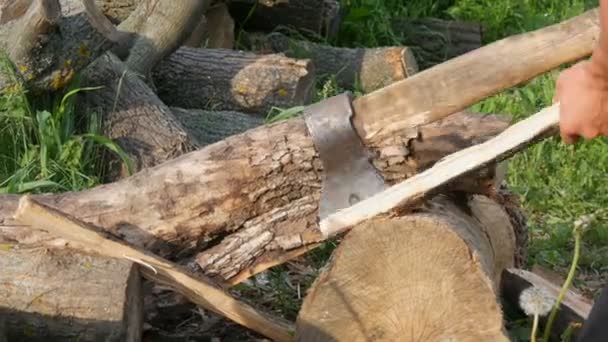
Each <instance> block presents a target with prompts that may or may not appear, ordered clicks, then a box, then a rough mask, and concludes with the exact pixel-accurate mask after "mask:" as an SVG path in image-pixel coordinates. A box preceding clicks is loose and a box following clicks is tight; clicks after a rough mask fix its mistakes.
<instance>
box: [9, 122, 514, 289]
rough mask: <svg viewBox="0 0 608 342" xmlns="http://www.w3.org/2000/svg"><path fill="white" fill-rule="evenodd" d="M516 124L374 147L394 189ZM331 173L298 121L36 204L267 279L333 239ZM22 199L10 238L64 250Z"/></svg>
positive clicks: (447, 125)
mask: <svg viewBox="0 0 608 342" xmlns="http://www.w3.org/2000/svg"><path fill="white" fill-rule="evenodd" d="M508 125H509V122H508V120H505V119H504V118H500V117H497V116H481V115H475V114H466V113H459V114H455V115H454V116H452V117H450V118H449V119H446V120H445V121H443V122H439V123H435V124H432V125H428V126H423V127H420V130H419V131H414V132H412V131H402V132H401V134H400V135H396V136H394V137H391V138H390V139H387V140H384V141H381V142H380V143H379V144H376V145H372V146H369V148H370V149H371V150H372V151H373V153H374V154H373V155H374V158H373V159H374V163H375V164H376V165H377V166H378V167H379V168H380V171H381V172H382V174H383V175H384V176H385V177H386V179H387V181H388V182H389V184H392V183H394V182H396V181H400V180H402V179H405V178H406V177H408V176H409V175H412V174H415V173H417V172H420V171H421V169H420V168H422V167H427V166H428V165H421V164H418V160H419V158H420V157H419V155H418V152H417V151H425V152H424V153H425V154H427V153H429V154H430V155H434V156H437V157H444V156H447V155H449V154H451V153H453V152H455V151H457V150H459V149H460V148H461V147H462V146H463V145H471V144H473V143H474V142H479V141H483V140H486V139H489V138H490V137H493V136H495V135H496V134H497V133H499V132H501V131H502V130H504V129H505V128H506V127H507V126H508ZM438 127H442V128H441V129H440V130H439V128H438ZM427 132H431V134H430V135H429V136H428V137H427V136H426V134H427ZM440 132H441V133H440ZM431 151H432V152H431ZM426 162H428V160H427V161H426ZM426 162H425V163H426ZM493 170H494V169H493V168H491V167H490V168H488V169H487V173H486V174H483V175H482V174H478V175H474V176H472V177H473V179H474V181H472V182H468V183H476V184H477V187H474V186H471V185H470V184H467V185H466V186H464V188H465V189H466V190H467V191H470V192H487V191H488V190H487V189H488V186H489V185H488V184H490V183H491V179H492V178H493V176H494V175H493ZM321 172H322V166H321V163H320V161H319V160H318V157H317V154H316V151H315V149H314V145H313V142H312V139H311V138H310V136H309V134H308V130H307V128H306V124H305V122H304V120H303V118H300V117H298V118H294V119H290V120H287V121H282V122H278V123H275V124H270V125H264V126H261V127H258V128H256V129H253V130H249V131H247V132H245V133H243V134H239V135H235V136H232V137H229V138H227V139H225V140H223V141H220V142H217V143H215V144H212V145H209V146H207V147H205V148H202V149H200V150H198V151H193V152H191V153H188V154H186V155H183V156H181V157H179V158H177V159H174V160H171V161H168V162H166V163H164V164H162V165H159V166H157V167H154V168H150V169H146V170H143V171H141V172H139V173H138V174H136V175H134V176H132V177H129V178H126V179H123V180H121V181H118V182H115V183H112V184H108V185H104V186H99V187H96V188H93V189H90V190H87V191H83V192H78V193H64V194H57V195H37V196H35V198H36V199H37V200H39V201H42V202H44V203H46V204H47V205H49V206H52V207H59V208H61V210H62V211H64V212H66V213H68V214H71V215H75V216H76V217H78V218H81V219H83V220H85V221H87V222H89V223H92V224H95V225H97V226H99V227H103V228H104V229H106V230H107V231H108V232H110V233H112V234H114V235H115V236H117V237H119V238H121V239H123V240H124V241H126V242H129V243H132V244H134V245H136V246H140V247H143V248H145V249H147V250H149V251H151V252H153V253H157V255H160V256H164V257H167V258H169V259H170V260H181V261H188V260H191V258H193V257H196V256H197V254H198V256H197V260H198V264H199V265H200V266H201V267H202V270H203V272H204V273H205V274H207V275H208V276H213V277H218V279H220V280H223V281H226V280H229V279H231V278H233V277H237V278H238V276H239V275H241V274H248V275H252V273H255V272H261V271H263V270H264V269H265V268H268V267H271V266H272V261H276V260H285V259H288V258H293V257H296V256H297V255H299V254H301V253H302V252H301V251H302V250H306V249H307V248H312V246H315V245H316V243H317V242H319V241H321V240H323V238H322V237H321V236H319V233H318V231H319V227H318V219H317V206H318V201H319V195H320V174H321ZM18 199H19V196H11V195H5V196H0V235H2V236H4V237H5V238H6V239H12V240H15V241H19V242H20V243H24V244H26V243H34V242H43V241H46V242H47V243H48V244H58V243H61V241H60V240H58V241H57V240H52V239H50V238H49V236H48V235H46V234H43V233H41V232H36V231H32V230H31V229H28V228H27V227H22V226H17V225H15V223H14V222H13V220H12V215H13V214H14V211H15V209H16V204H17V201H18ZM199 253H200V254H199Z"/></svg>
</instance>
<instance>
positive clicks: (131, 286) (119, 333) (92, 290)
mask: <svg viewBox="0 0 608 342" xmlns="http://www.w3.org/2000/svg"><path fill="white" fill-rule="evenodd" d="M0 284H1V286H0V321H2V320H3V319H4V320H5V330H3V331H2V332H4V333H5V334H6V338H7V339H8V341H74V340H79V341H129V342H131V341H140V340H141V330H142V320H143V318H142V317H143V297H142V286H141V279H140V275H139V271H138V269H137V266H136V265H134V264H133V263H132V262H129V261H125V260H117V259H110V258H102V257H99V256H92V255H88V254H84V253H79V252H75V251H72V250H56V249H45V248H29V249H12V250H0Z"/></svg>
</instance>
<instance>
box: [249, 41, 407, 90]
mask: <svg viewBox="0 0 608 342" xmlns="http://www.w3.org/2000/svg"><path fill="white" fill-rule="evenodd" d="M249 38H250V39H251V40H252V45H253V48H254V49H255V50H256V51H258V52H261V53H278V52H282V53H285V55H286V56H288V57H291V58H306V59H311V60H312V61H313V63H314V67H315V71H316V74H317V75H319V76H335V77H336V81H337V84H338V86H339V87H341V88H345V89H350V90H354V89H357V88H358V89H360V90H361V91H363V92H365V93H369V92H372V91H374V90H377V89H380V88H382V87H386V86H388V85H390V84H392V83H394V82H397V81H400V80H403V79H405V78H407V77H409V76H412V75H413V74H415V73H416V72H418V65H417V63H416V59H415V58H414V55H413V53H412V50H411V49H410V48H408V47H381V48H356V49H349V48H339V47H333V46H328V45H323V44H317V43H312V42H306V41H301V40H295V39H290V38H289V37H287V36H285V35H283V34H281V33H278V32H275V33H271V34H268V35H262V36H261V37H256V36H255V35H249Z"/></svg>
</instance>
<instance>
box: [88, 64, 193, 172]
mask: <svg viewBox="0 0 608 342" xmlns="http://www.w3.org/2000/svg"><path fill="white" fill-rule="evenodd" d="M83 85H84V86H91V87H97V86H103V88H102V89H97V90H90V91H87V92H85V93H84V96H83V100H84V103H82V105H81V108H82V109H83V111H85V112H97V113H102V122H103V134H104V135H105V136H107V137H108V138H110V139H113V140H114V141H116V142H117V143H118V144H119V145H120V146H121V147H122V148H123V149H124V150H125V151H126V152H127V154H128V155H129V157H130V159H131V161H132V164H133V169H134V171H138V170H142V169H144V168H148V167H152V166H155V165H158V164H160V163H163V162H165V161H168V160H170V159H173V158H175V157H177V156H179V155H181V154H183V153H186V152H189V151H192V150H194V148H196V147H197V146H198V142H197V141H196V139H193V138H191V137H190V136H188V134H187V132H186V131H185V129H184V128H183V127H182V126H181V125H180V124H179V122H178V121H177V120H176V119H175V117H174V115H173V113H172V112H171V110H170V109H169V107H167V106H166V105H165V104H163V103H162V102H161V101H160V100H159V99H158V98H157V97H156V94H155V93H154V91H153V90H152V89H150V87H148V86H147V85H146V84H145V83H144V81H143V80H142V79H141V78H139V77H138V76H137V75H134V74H133V73H132V72H131V71H130V70H127V69H126V67H125V65H124V64H123V63H122V62H121V61H120V60H118V58H116V57H115V56H113V55H112V54H111V53H108V54H106V55H104V56H102V57H100V58H99V59H98V60H97V61H95V62H94V63H92V64H91V65H90V66H89V67H88V68H87V69H86V70H85V72H84V73H83ZM117 162H118V160H114V161H113V162H112V163H110V164H114V163H117ZM120 165H122V167H121V166H120ZM109 171H110V173H109V175H108V178H109V179H111V180H115V179H118V178H121V177H124V176H125V175H126V174H127V170H126V169H125V168H124V165H123V164H122V163H119V164H118V166H112V165H110V166H109Z"/></svg>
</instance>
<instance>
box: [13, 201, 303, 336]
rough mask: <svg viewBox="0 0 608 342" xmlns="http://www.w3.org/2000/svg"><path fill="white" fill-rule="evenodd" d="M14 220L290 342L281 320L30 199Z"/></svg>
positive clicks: (24, 202) (167, 263) (250, 326)
mask: <svg viewBox="0 0 608 342" xmlns="http://www.w3.org/2000/svg"><path fill="white" fill-rule="evenodd" d="M15 220H16V221H17V222H20V223H21V224H27V225H30V226H32V227H35V228H37V229H41V230H45V231H47V232H49V233H50V234H52V235H55V236H59V237H62V238H65V239H67V240H68V241H69V242H70V243H73V245H72V248H78V249H83V250H86V251H91V252H94V253H96V254H99V255H102V256H105V257H111V258H119V259H128V260H131V261H136V262H137V263H139V264H140V265H141V269H140V270H141V272H142V274H143V275H144V276H145V277H146V278H148V279H150V280H152V281H155V282H158V283H160V284H163V285H166V286H170V287H171V288H173V289H174V290H175V291H177V292H179V293H180V294H182V295H184V296H185V297H187V298H188V299H189V300H191V301H192V302H194V303H196V304H198V305H200V306H202V307H203V308H205V309H208V310H211V311H213V312H215V313H217V314H219V315H222V316H224V317H226V318H228V319H230V320H232V321H234V322H237V323H239V324H241V325H243V326H245V327H247V328H250V329H252V330H253V331H256V332H258V333H260V334H263V335H265V336H268V337H270V338H272V339H274V340H276V341H290V340H291V339H292V338H291V335H292V334H291V332H292V331H293V328H292V327H291V326H290V324H289V323H287V322H283V321H282V320H281V319H278V318H274V317H271V316H269V315H266V314H263V313H261V312H259V311H257V310H256V309H254V308H253V307H251V306H249V305H247V304H245V303H242V302H239V301H238V300H236V299H234V298H233V297H231V296H230V295H229V294H227V293H225V292H224V291H223V290H221V289H220V288H218V287H217V286H214V285H212V284H211V283H210V282H204V281H203V280H198V279H195V278H194V277H192V276H190V275H189V274H187V273H186V272H185V271H183V270H181V269H180V268H179V267H178V266H177V265H174V264H172V263H170V262H168V261H166V260H163V259H162V258H160V257H157V256H154V255H152V254H150V253H145V252H142V251H139V250H137V249H135V248H133V247H130V246H129V245H127V244H125V243H123V242H117V241H113V240H109V239H106V238H105V237H104V236H103V235H102V233H101V232H100V231H99V229H98V228H96V227H93V226H90V225H86V224H85V223H83V222H80V221H78V220H76V219H74V218H71V217H68V216H66V215H65V214H63V213H61V212H60V211H57V210H55V209H53V208H50V207H48V206H45V205H43V204H40V203H38V202H36V201H35V200H33V199H32V198H31V197H30V196H23V197H22V198H21V200H20V201H19V207H18V208H17V211H16V213H15Z"/></svg>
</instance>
